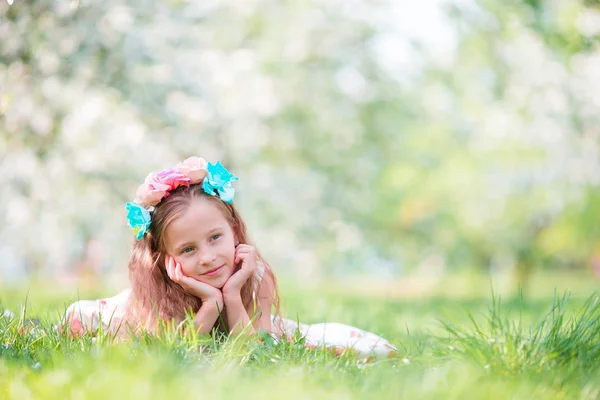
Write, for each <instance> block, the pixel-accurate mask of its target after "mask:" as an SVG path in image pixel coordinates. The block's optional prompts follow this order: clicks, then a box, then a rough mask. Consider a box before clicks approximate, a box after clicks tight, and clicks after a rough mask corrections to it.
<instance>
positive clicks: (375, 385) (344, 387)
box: [0, 275, 600, 399]
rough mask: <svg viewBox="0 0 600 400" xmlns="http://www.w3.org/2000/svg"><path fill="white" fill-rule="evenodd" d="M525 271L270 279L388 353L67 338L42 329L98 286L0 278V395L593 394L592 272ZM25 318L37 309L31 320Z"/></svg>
mask: <svg viewBox="0 0 600 400" xmlns="http://www.w3.org/2000/svg"><path fill="white" fill-rule="evenodd" d="M532 282H533V283H535V285H533V287H532V288H531V290H529V291H528V295H527V296H526V297H521V296H514V295H512V294H511V293H510V290H509V289H508V287H505V286H503V285H502V284H499V285H498V287H496V284H495V283H494V290H495V291H497V292H495V294H494V295H492V290H491V285H490V282H489V279H488V278H484V277H465V276H462V277H452V278H447V279H443V280H437V281H431V280H418V279H416V280H408V281H398V282H386V283H381V282H379V283H378V282H372V281H368V280H364V279H363V280H354V281H349V280H348V281H344V282H337V283H335V284H332V283H327V284H312V285H298V284H297V283H295V282H282V283H281V292H282V302H283V310H284V315H285V316H286V317H288V318H292V319H296V318H298V319H299V320H300V321H301V322H307V323H314V322H325V321H336V322H343V323H347V324H351V325H354V326H357V327H359V328H363V329H366V330H369V331H372V332H374V333H377V334H379V335H382V336H384V337H385V338H387V339H389V340H390V341H391V342H392V343H393V344H395V345H396V346H397V347H398V348H399V350H400V352H399V355H398V357H396V358H393V359H385V360H376V361H372V362H369V363H364V362H360V361H356V360H355V358H354V357H353V356H352V354H344V355H342V356H339V357H336V356H334V355H333V354H331V353H330V352H328V351H325V350H307V349H305V348H304V346H303V345H302V339H301V338H300V337H297V338H295V339H294V341H293V342H292V343H274V342H271V341H266V342H265V343H261V342H260V341H259V340H258V339H259V338H257V337H237V338H230V339H229V340H228V341H226V342H225V343H215V342H214V341H212V340H210V339H208V338H198V337H192V336H189V337H184V336H177V335H174V334H165V335H163V336H162V337H157V338H153V337H144V338H138V339H137V340H134V341H131V342H127V343H119V344H113V343H110V340H107V338H106V337H104V336H103V335H98V336H97V337H96V338H92V337H82V338H75V339H71V338H68V337H66V336H65V335H61V334H59V333H58V332H57V331H56V330H54V329H53V327H52V326H53V323H55V322H57V320H58V318H59V315H60V313H61V312H63V311H64V309H65V307H66V305H68V304H69V303H70V302H71V301H73V300H75V299H76V298H77V297H78V296H79V297H81V298H96V297H99V296H102V295H110V294H112V293H110V292H108V291H106V290H105V289H102V288H98V289H95V290H87V291H86V292H85V293H82V291H81V290H80V291H79V293H78V294H77V290H76V289H75V288H55V287H52V286H51V285H50V286H49V285H44V284H31V285H29V286H27V287H25V286H22V287H16V288H15V287H11V288H3V290H2V291H1V292H0V293H1V295H0V309H1V310H0V314H2V312H3V310H4V309H8V310H11V311H12V312H13V314H14V316H13V317H10V316H9V315H8V314H9V313H5V316H4V317H0V399H38V398H51V399H54V398H55V399H75V398H77V399H79V398H81V399H105V398H110V399H114V398H138V399H147V398H148V399H161V398H167V397H171V396H173V397H174V398H177V397H188V398H216V399H219V398H227V399H230V398H247V399H253V398H257V399H259V398H263V399H264V398H286V399H288V398H289V399H296V398H298V399H307V398H310V399H312V398H316V399H319V398H327V399H351V398H376V399H378V398H393V399H398V398H427V399H432V398H440V399H465V398H469V399H470V398H486V399H490V398H491V399H496V398H497V399H507V398H509V399H529V398H537V397H540V398H544V399H597V398H600V302H599V301H598V297H599V294H598V293H599V292H598V289H599V285H598V281H594V280H593V279H592V278H591V276H585V275H582V276H574V275H564V276H556V275H551V276H549V275H540V276H537V277H534V279H533V280H532ZM566 293H569V294H566ZM25 304H27V308H26V309H24V307H23V306H24V305H25ZM30 318H36V319H38V320H39V324H38V325H37V326H36V327H35V328H34V329H29V327H30V326H31V323H30V322H29V320H28V319H30Z"/></svg>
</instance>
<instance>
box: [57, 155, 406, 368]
mask: <svg viewBox="0 0 600 400" xmlns="http://www.w3.org/2000/svg"><path fill="white" fill-rule="evenodd" d="M237 179H238V178H237V177H236V176H234V175H232V174H231V173H229V171H227V169H225V168H224V167H223V166H222V165H221V163H220V162H217V163H216V164H212V163H208V164H207V163H206V161H204V159H202V158H199V157H191V158H188V159H187V160H185V161H183V162H182V163H180V164H178V165H177V166H175V168H170V169H166V170H163V171H161V172H159V173H156V174H150V175H148V177H147V178H146V180H145V182H144V183H143V184H142V185H141V186H140V187H139V189H138V190H137V192H136V197H135V200H134V201H133V202H130V203H127V205H126V207H127V210H128V216H127V217H128V219H129V225H130V226H131V227H132V228H133V229H134V232H135V235H136V237H135V241H134V244H133V249H132V252H131V257H130V260H129V279H130V283H131V289H129V290H126V291H124V292H121V293H120V294H119V295H117V296H115V297H112V298H108V299H101V300H98V301H79V302H76V303H74V304H72V305H71V306H69V308H68V309H67V312H66V322H67V324H68V326H69V327H70V330H71V332H73V333H76V334H78V333H82V332H86V331H94V330H96V329H98V328H99V326H100V324H102V327H103V329H104V330H105V331H109V332H113V333H120V334H121V335H122V334H123V332H125V331H129V330H134V331H137V330H140V329H143V330H146V331H150V332H154V333H155V332H156V331H157V329H158V327H159V323H160V321H174V322H175V323H180V322H181V321H183V320H184V318H185V316H186V312H188V313H189V312H190V311H191V312H192V314H193V315H194V325H195V328H196V329H197V331H198V332H199V333H212V334H215V333H222V334H225V335H227V334H230V333H232V332H241V331H242V330H243V331H244V332H249V333H254V332H256V331H257V330H258V329H264V330H266V331H268V332H270V333H271V334H273V335H275V336H277V337H281V335H283V334H285V335H287V336H288V337H291V336H292V335H294V333H295V332H296V330H297V329H299V330H300V332H301V333H302V335H303V336H304V337H305V343H306V344H307V346H309V347H316V346H326V347H332V348H334V349H335V350H336V351H343V350H344V349H346V348H353V349H354V350H355V351H356V352H357V353H358V354H359V355H362V356H365V357H370V356H391V355H393V354H394V352H395V350H396V349H395V348H394V347H393V346H392V345H390V344H389V343H388V342H387V341H386V340H384V339H382V338H381V337H379V336H377V335H375V334H372V333H368V332H365V331H362V330H360V329H357V328H353V327H350V326H347V325H343V324H338V323H324V324H315V325H304V324H296V323H295V322H293V321H290V320H286V319H283V318H281V317H280V315H279V294H278V290H277V281H276V279H275V276H274V275H273V271H272V270H271V268H270V266H269V264H268V263H267V262H266V261H265V260H264V258H263V257H262V256H261V255H260V253H259V252H258V250H257V249H256V248H255V247H254V246H252V245H251V244H250V242H249V239H248V234H247V232H246V225H245V224H244V221H243V220H242V218H241V216H240V215H239V213H238V212H237V210H236V208H235V206H234V205H233V197H234V194H235V190H234V189H233V187H232V185H231V184H232V182H234V181H235V180H237ZM272 310H274V315H273V316H271V311H272Z"/></svg>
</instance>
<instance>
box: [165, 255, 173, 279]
mask: <svg viewBox="0 0 600 400" xmlns="http://www.w3.org/2000/svg"><path fill="white" fill-rule="evenodd" d="M166 267H167V268H166V269H167V275H168V276H169V278H171V280H173V278H174V276H173V275H174V274H173V258H171V256H167V265H166Z"/></svg>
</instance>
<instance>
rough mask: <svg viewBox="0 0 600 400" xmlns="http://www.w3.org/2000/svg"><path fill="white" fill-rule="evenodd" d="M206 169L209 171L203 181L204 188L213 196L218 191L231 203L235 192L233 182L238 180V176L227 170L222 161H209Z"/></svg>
mask: <svg viewBox="0 0 600 400" xmlns="http://www.w3.org/2000/svg"><path fill="white" fill-rule="evenodd" d="M206 169H207V170H208V173H207V174H206V178H204V181H203V182H202V189H204V191H205V192H206V193H208V194H210V195H211V196H215V191H216V192H217V193H218V195H219V197H220V198H221V200H223V201H224V202H226V203H231V202H232V201H233V196H234V194H235V189H234V188H233V187H232V186H231V182H233V181H237V180H238V177H237V176H235V175H233V174H231V173H230V172H229V171H227V169H226V168H225V167H224V166H223V165H222V164H221V162H220V161H217V163H216V164H212V163H208V166H207V168H206Z"/></svg>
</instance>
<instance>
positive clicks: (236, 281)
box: [223, 244, 258, 297]
mask: <svg viewBox="0 0 600 400" xmlns="http://www.w3.org/2000/svg"><path fill="white" fill-rule="evenodd" d="M240 261H241V263H242V265H241V266H240V269H239V271H237V272H236V273H235V274H233V275H231V276H230V277H229V279H228V280H227V282H225V286H223V296H224V297H231V296H239V294H240V290H241V289H242V286H244V283H246V281H248V279H250V277H251V276H252V275H253V274H254V272H255V271H256V269H257V267H258V263H257V252H256V248H255V247H254V246H250V245H248V244H239V245H237V246H236V248H235V257H234V260H233V262H234V263H236V264H237V263H239V262H240Z"/></svg>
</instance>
